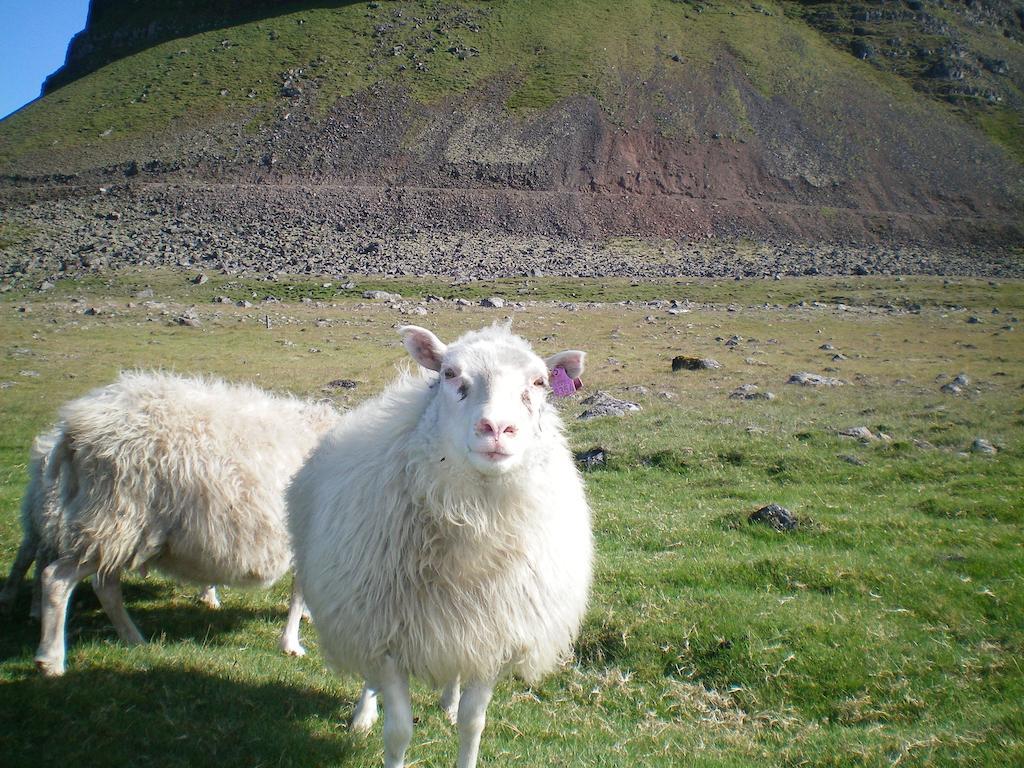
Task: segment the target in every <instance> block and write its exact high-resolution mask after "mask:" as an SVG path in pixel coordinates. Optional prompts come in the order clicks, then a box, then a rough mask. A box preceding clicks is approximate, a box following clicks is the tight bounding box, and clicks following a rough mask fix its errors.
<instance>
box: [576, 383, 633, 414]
mask: <svg viewBox="0 0 1024 768" xmlns="http://www.w3.org/2000/svg"><path fill="white" fill-rule="evenodd" d="M582 404H583V405H585V406H587V409H586V410H585V411H583V413H581V414H580V416H579V417H580V419H583V420H587V419H596V418H599V417H601V416H625V415H626V414H627V413H629V412H630V411H639V410H640V406H639V405H637V404H636V403H631V402H629V401H628V400H619V399H618V398H617V397H612V396H611V395H609V394H608V393H607V392H602V391H601V390H598V391H597V392H595V393H594V394H592V395H591V396H590V397H588V398H586V399H585V400H583V401H582Z"/></svg>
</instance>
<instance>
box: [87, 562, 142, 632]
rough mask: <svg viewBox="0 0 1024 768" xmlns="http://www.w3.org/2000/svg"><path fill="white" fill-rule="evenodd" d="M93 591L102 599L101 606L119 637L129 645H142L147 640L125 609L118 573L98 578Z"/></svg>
mask: <svg viewBox="0 0 1024 768" xmlns="http://www.w3.org/2000/svg"><path fill="white" fill-rule="evenodd" d="M92 588H93V591H95V592H96V596H97V597H98V598H99V599H100V605H102V606H103V610H104V611H106V613H107V617H108V618H109V619H110V621H111V622H112V623H113V625H114V629H116V630H117V636H118V637H120V638H121V641H122V642H124V643H127V644H128V645H141V644H142V643H144V642H146V638H144V637H143V636H142V633H141V632H139V628H138V627H136V626H135V623H134V622H133V621H132V620H131V617H130V616H129V615H128V611H126V610H125V609H124V595H122V594H121V577H120V576H118V575H117V574H116V573H108V574H106V575H104V576H97V577H96V578H95V579H94V580H93V585H92Z"/></svg>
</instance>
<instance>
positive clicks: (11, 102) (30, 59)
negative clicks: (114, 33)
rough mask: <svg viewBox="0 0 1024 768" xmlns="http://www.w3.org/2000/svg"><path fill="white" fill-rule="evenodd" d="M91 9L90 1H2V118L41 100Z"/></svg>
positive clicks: (0, 11) (0, 55) (0, 32)
mask: <svg viewBox="0 0 1024 768" xmlns="http://www.w3.org/2000/svg"><path fill="white" fill-rule="evenodd" d="M88 9H89V0H0V118H3V117H6V116H7V115H9V114H10V113H11V112H14V111H15V110H17V109H20V108H21V107H23V106H25V105H26V104H28V103H29V102H30V101H32V100H33V99H35V98H38V96H39V91H40V89H41V88H42V85H43V80H45V79H46V76H47V75H49V74H51V73H52V72H53V71H54V70H56V69H57V68H58V67H60V65H61V64H63V63H64V54H65V53H66V52H67V49H68V42H69V41H70V40H71V38H72V36H73V35H74V34H75V33H76V32H81V31H82V29H84V28H85V16H86V13H87V11H88Z"/></svg>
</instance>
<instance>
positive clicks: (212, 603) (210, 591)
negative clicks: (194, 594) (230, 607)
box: [198, 584, 220, 611]
mask: <svg viewBox="0 0 1024 768" xmlns="http://www.w3.org/2000/svg"><path fill="white" fill-rule="evenodd" d="M198 599H199V602H200V603H202V604H203V605H205V606H206V607H207V608H209V609H210V610H211V611H216V610H217V609H218V608H220V599H219V598H218V597H217V585H216V584H210V585H209V586H207V587H206V588H205V589H203V591H202V592H200V593H199V598H198Z"/></svg>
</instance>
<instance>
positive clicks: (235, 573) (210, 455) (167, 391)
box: [30, 373, 337, 675]
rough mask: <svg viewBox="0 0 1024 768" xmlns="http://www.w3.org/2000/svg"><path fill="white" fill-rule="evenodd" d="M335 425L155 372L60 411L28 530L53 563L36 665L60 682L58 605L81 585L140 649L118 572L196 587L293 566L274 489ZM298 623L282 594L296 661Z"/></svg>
mask: <svg viewBox="0 0 1024 768" xmlns="http://www.w3.org/2000/svg"><path fill="white" fill-rule="evenodd" d="M336 421H337V413H336V412H335V411H334V409H333V408H331V407H330V406H329V405H326V404H320V403H311V402H306V401H302V400H298V399H296V398H292V397H282V396H275V395H271V394H269V393H267V392H263V391H261V390H259V389H256V388H255V387H250V386H238V385H230V384H226V383H224V382H222V381H218V380H212V379H210V380H206V379H199V378H187V377H181V376H175V375H171V374H166V373H123V374H121V376H120V377H119V378H118V380H117V381H116V382H114V383H113V384H111V385H109V386H106V387H101V388H99V389H96V390H94V391H92V392H90V393H89V394H87V395H85V396H84V397H81V398H79V399H77V400H73V401H72V402H70V403H68V404H66V405H65V406H64V407H63V408H62V409H61V411H60V420H59V426H58V429H57V439H56V442H55V443H54V445H53V446H52V448H51V450H50V452H49V454H48V455H47V456H46V458H45V459H44V460H43V461H42V464H43V465H44V471H43V485H44V486H50V487H51V489H52V490H51V491H50V492H49V494H50V495H49V498H48V500H47V501H46V502H45V503H43V504H42V505H40V506H39V508H40V509H41V510H42V515H41V517H42V520H41V525H40V524H36V528H35V530H36V531H38V536H39V540H40V541H41V542H42V543H43V545H44V547H46V548H49V549H50V550H51V554H50V555H49V556H48V557H47V560H48V561H49V562H48V564H46V566H45V568H44V569H43V571H42V579H41V581H42V592H43V600H42V617H41V618H42V639H41V641H40V645H39V650H38V652H37V653H36V657H35V661H36V666H37V667H39V669H40V670H41V671H42V672H44V673H45V674H48V675H60V674H62V673H63V672H64V655H65V640H64V621H65V615H66V612H67V603H68V598H69V597H70V594H71V591H72V590H73V589H74V587H75V585H76V584H77V583H78V582H79V581H81V580H82V579H83V578H85V577H87V576H91V575H95V578H94V579H93V588H94V590H95V591H96V594H97V596H98V597H99V599H100V603H101V604H102V605H103V609H104V610H105V611H106V613H107V615H108V616H109V617H110V619H111V621H112V622H113V624H114V627H115V628H116V629H117V632H118V635H119V636H120V637H121V639H122V640H123V641H124V642H127V643H140V642H143V638H142V635H141V634H140V633H139V630H138V629H137V628H136V627H135V624H133V623H132V620H131V619H130V618H129V616H128V614H127V612H126V611H125V609H124V604H123V600H122V596H121V582H120V578H121V574H122V573H123V572H124V571H126V570H132V569H140V570H142V571H143V572H145V570H147V569H149V568H156V569H159V570H161V571H163V572H165V573H167V574H169V575H171V576H175V577H178V578H180V579H183V580H186V581H192V582H197V583H199V584H203V585H208V584H230V585H237V586H256V585H258V586H269V585H270V584H272V583H274V582H275V581H277V580H278V579H279V578H280V577H281V576H282V575H283V574H284V572H285V571H286V570H288V568H289V566H290V564H291V559H292V557H291V547H290V542H289V537H288V531H287V527H286V525H285V520H284V490H285V487H286V485H287V483H288V480H289V479H290V478H291V476H292V474H293V473H294V472H295V471H296V470H297V469H298V467H299V466H300V465H301V464H302V461H303V459H304V458H305V456H306V455H307V454H308V452H309V451H310V450H311V449H312V448H313V446H314V445H316V443H317V441H318V440H319V438H320V435H321V434H322V433H323V432H325V431H326V430H327V429H328V428H329V427H331V426H332V425H333V424H334V423H335V422H336ZM30 488H31V483H30ZM45 495H46V494H44V496H45ZM42 564H43V563H42V562H40V565H42ZM302 610H303V603H302V598H301V594H300V593H299V592H298V591H297V590H293V595H292V602H291V605H290V607H289V614H288V622H287V625H286V627H285V631H284V633H283V634H282V638H281V647H282V649H283V650H285V651H286V652H288V653H292V654H296V655H301V653H303V650H302V647H301V645H299V639H298V627H299V620H300V618H301V615H302Z"/></svg>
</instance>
